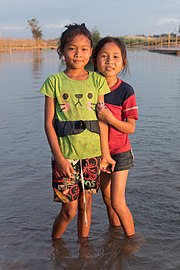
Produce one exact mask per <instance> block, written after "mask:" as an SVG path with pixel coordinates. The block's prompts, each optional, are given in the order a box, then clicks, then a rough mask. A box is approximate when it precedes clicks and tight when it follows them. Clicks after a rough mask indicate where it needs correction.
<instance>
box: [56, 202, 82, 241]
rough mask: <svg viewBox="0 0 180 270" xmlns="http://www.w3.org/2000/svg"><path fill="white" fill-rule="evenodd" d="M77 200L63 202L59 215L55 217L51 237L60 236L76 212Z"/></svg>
mask: <svg viewBox="0 0 180 270" xmlns="http://www.w3.org/2000/svg"><path fill="white" fill-rule="evenodd" d="M77 203H78V201H77V200H76V201H73V202H69V203H63V204H62V207H61V211H60V213H59V215H58V216H57V217H56V219H55V221H54V225H53V229H52V238H61V237H62V235H63V233H64V232H65V230H66V228H67V226H68V225H69V223H70V221H71V220H72V219H73V218H74V217H75V215H76V213H77Z"/></svg>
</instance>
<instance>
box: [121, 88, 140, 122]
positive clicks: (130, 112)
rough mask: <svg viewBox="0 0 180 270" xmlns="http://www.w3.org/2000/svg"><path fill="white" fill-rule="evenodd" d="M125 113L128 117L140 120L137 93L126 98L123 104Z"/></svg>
mask: <svg viewBox="0 0 180 270" xmlns="http://www.w3.org/2000/svg"><path fill="white" fill-rule="evenodd" d="M123 114H124V117H125V118H126V119H127V118H133V119H135V120H138V106H137V103H136V96H135V93H134V94H133V95H131V96H130V97H129V98H128V99H126V100H125V102H124V104H123Z"/></svg>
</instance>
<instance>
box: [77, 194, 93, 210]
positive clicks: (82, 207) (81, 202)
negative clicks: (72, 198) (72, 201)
mask: <svg viewBox="0 0 180 270" xmlns="http://www.w3.org/2000/svg"><path fill="white" fill-rule="evenodd" d="M91 205H92V196H91V195H90V196H87V197H86V208H87V209H91ZM78 210H79V211H84V210H85V205H84V199H83V197H81V198H80V199H79V203H78Z"/></svg>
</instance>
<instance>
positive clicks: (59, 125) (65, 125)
mask: <svg viewBox="0 0 180 270" xmlns="http://www.w3.org/2000/svg"><path fill="white" fill-rule="evenodd" d="M54 128H55V131H56V135H57V136H58V137H64V136H67V135H75V134H79V133H81V132H83V131H84V130H85V129H88V130H89V131H91V132H95V133H98V134H100V129H99V124H98V120H89V121H83V120H79V121H59V120H58V119H55V121H54Z"/></svg>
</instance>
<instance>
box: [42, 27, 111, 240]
mask: <svg viewBox="0 0 180 270" xmlns="http://www.w3.org/2000/svg"><path fill="white" fill-rule="evenodd" d="M66 28H67V29H66V30H65V31H64V32H63V33H62V35H61V38H60V46H59V47H58V50H57V51H58V54H59V55H60V57H63V58H64V60H65V63H66V68H65V70H64V71H63V72H60V73H57V74H54V75H51V76H49V77H48V78H47V80H46V81H45V82H44V84H43V86H42V88H41V92H42V93H43V94H44V95H45V132H46V135H47V139H48V142H49V145H50V148H51V151H52V154H53V159H52V186H53V190H54V201H55V202H62V207H61V210H60V213H59V215H58V216H57V217H56V219H55V222H54V225H53V229H52V237H53V238H61V236H62V235H63V233H64V231H65V230H66V228H67V226H68V224H69V223H70V221H71V220H72V219H73V218H74V217H75V215H76V212H77V210H78V235H79V237H88V235H89V230H90V223H91V204H92V194H93V193H97V191H98V188H99V184H100V181H99V171H100V170H99V167H100V166H99V162H100V156H101V148H102V163H103V164H105V166H106V165H107V164H108V163H111V164H112V165H113V164H114V161H113V160H112V159H111V157H110V154H109V149H108V143H107V136H108V126H107V125H106V124H104V123H103V122H101V121H100V122H99V125H98V120H97V116H96V111H95V106H96V104H97V103H98V102H103V101H104V94H106V93H108V92H109V87H108V85H107V82H106V80H105V78H104V77H103V76H101V75H98V74H97V73H96V72H87V71H86V70H85V66H86V65H87V63H88V62H89V59H90V57H91V53H92V44H93V43H92V38H91V34H90V32H89V30H88V29H87V28H86V26H85V24H81V25H78V24H73V25H68V26H66ZM99 127H100V131H101V133H102V134H103V135H102V136H101V144H100V136H99ZM102 131H103V132H102ZM106 134H107V135H106ZM106 145H107V146H106Z"/></svg>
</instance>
